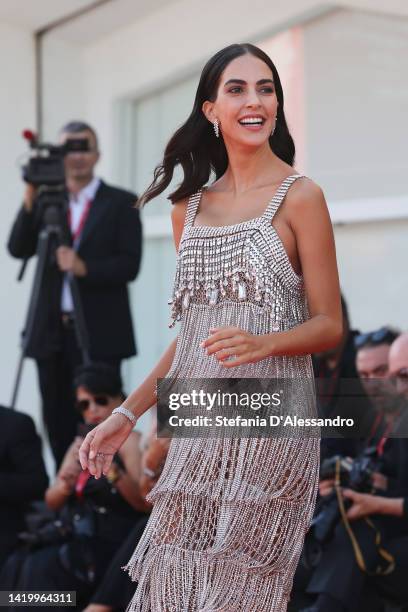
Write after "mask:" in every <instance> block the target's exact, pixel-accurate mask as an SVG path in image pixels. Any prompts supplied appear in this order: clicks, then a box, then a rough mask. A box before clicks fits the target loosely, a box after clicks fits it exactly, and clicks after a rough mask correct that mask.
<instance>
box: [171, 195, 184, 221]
mask: <svg viewBox="0 0 408 612" xmlns="http://www.w3.org/2000/svg"><path fill="white" fill-rule="evenodd" d="M187 205H188V197H187V198H183V199H182V200H177V202H174V204H172V207H171V221H172V223H173V226H174V225H176V226H179V225H180V224H181V226H183V225H184V220H185V218H186V212H187Z"/></svg>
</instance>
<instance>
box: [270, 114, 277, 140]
mask: <svg viewBox="0 0 408 612" xmlns="http://www.w3.org/2000/svg"><path fill="white" fill-rule="evenodd" d="M277 121H278V116H277V115H276V117H275V125H274V126H273V130H272V132H271V136H273V135H274V132H275V130H276V123H277Z"/></svg>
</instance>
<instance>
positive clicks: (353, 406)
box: [289, 301, 408, 612]
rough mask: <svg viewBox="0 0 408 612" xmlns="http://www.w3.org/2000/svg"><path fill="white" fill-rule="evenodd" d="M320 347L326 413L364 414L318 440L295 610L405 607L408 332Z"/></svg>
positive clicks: (352, 336)
mask: <svg viewBox="0 0 408 612" xmlns="http://www.w3.org/2000/svg"><path fill="white" fill-rule="evenodd" d="M343 314H344V335H343V340H342V342H341V343H340V344H339V346H338V347H336V348H335V349H333V350H331V351H330V352H328V353H325V354H322V355H315V356H314V367H315V375H316V377H317V378H316V381H317V383H318V385H317V386H318V388H319V393H318V397H319V404H320V405H319V408H320V414H321V416H323V415H324V416H329V415H335V414H340V415H341V416H344V417H346V418H348V417H350V416H352V417H354V419H355V420H357V421H358V422H359V428H358V429H357V431H356V432H355V434H354V436H353V437H343V436H342V435H340V436H337V437H336V436H334V437H329V438H325V437H323V439H322V442H321V476H320V482H319V494H318V500H317V505H316V511H315V516H314V520H313V522H312V527H311V529H310V530H309V532H308V534H307V536H306V540H305V545H304V549H303V552H302V557H301V561H300V563H299V566H298V569H297V572H296V575H295V580H294V589H293V592H292V602H291V604H290V607H289V610H291V611H295V610H302V611H303V612H329V611H330V612H354V611H355V612H357V611H358V612H384V611H387V610H398V611H400V612H401V611H406V610H408V583H407V580H406V576H407V575H408V573H407V572H408V333H401V334H399V333H398V332H396V331H395V330H393V329H391V328H388V327H383V328H381V329H379V330H377V331H375V332H372V333H366V334H359V333H357V332H355V331H353V330H351V329H350V326H349V320H348V315H347V308H346V305H345V303H344V301H343Z"/></svg>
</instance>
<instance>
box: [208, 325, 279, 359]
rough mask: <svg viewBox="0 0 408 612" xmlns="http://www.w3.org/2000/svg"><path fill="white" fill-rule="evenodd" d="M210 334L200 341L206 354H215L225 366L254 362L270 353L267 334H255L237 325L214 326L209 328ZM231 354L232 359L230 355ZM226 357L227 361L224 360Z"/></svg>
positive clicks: (269, 341)
mask: <svg viewBox="0 0 408 612" xmlns="http://www.w3.org/2000/svg"><path fill="white" fill-rule="evenodd" d="M210 332H211V336H209V337H208V338H207V339H206V340H203V342H201V344H200V346H202V347H203V348H204V349H205V350H206V354H207V355H213V354H215V357H216V358H217V359H218V361H219V362H220V363H221V365H223V366H224V367H226V368H234V367H235V366H238V365H242V364H243V363H256V362H257V361H261V359H265V358H266V357H269V356H270V355H271V354H272V343H271V337H270V336H269V335H268V334H262V335H259V336H256V335H254V334H250V333H249V332H247V331H244V330H242V329H240V328H239V327H216V328H211V329H210ZM231 355H233V357H234V358H233V359H232V358H230V359H228V358H229V357H231ZM227 359H228V361H226V360H227Z"/></svg>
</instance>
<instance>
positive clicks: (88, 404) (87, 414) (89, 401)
mask: <svg viewBox="0 0 408 612" xmlns="http://www.w3.org/2000/svg"><path fill="white" fill-rule="evenodd" d="M76 401H77V408H78V410H79V411H80V412H81V414H82V416H83V418H84V421H85V423H86V424H87V425H99V423H102V421H104V420H105V419H107V418H108V416H109V415H110V414H111V412H112V410H113V409H114V408H116V406H119V404H120V403H121V398H120V397H111V396H110V395H106V393H95V394H94V393H91V392H90V391H88V389H86V387H78V388H77V390H76Z"/></svg>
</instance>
